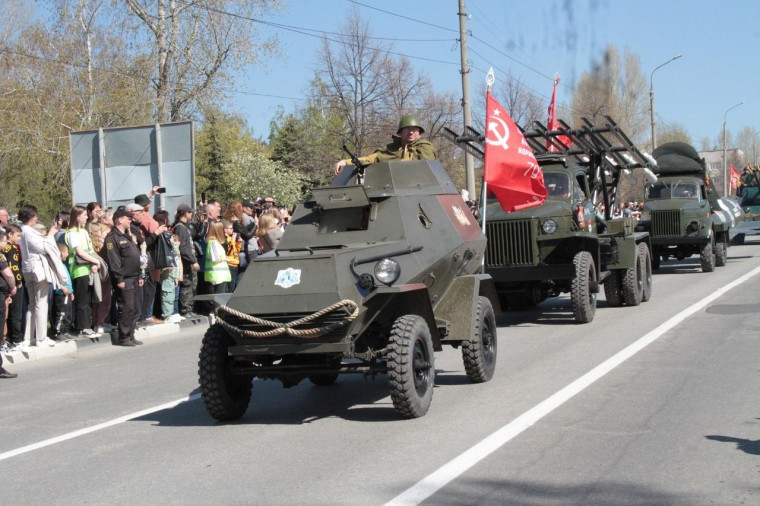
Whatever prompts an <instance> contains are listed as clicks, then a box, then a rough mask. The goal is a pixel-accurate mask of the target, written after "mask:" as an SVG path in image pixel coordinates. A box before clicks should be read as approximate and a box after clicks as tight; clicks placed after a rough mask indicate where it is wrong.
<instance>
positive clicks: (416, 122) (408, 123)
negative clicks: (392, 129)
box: [396, 114, 425, 134]
mask: <svg viewBox="0 0 760 506" xmlns="http://www.w3.org/2000/svg"><path fill="white" fill-rule="evenodd" d="M405 127H417V128H419V129H420V133H423V134H424V133H425V129H424V128H422V123H421V122H420V118H418V117H417V116H415V115H414V114H407V115H405V116H404V117H403V118H401V121H399V122H398V130H396V133H397V134H400V133H401V129H402V128H405Z"/></svg>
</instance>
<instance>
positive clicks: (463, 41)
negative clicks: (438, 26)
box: [458, 0, 475, 200]
mask: <svg viewBox="0 0 760 506" xmlns="http://www.w3.org/2000/svg"><path fill="white" fill-rule="evenodd" d="M458 14H459V48H460V54H461V59H462V63H461V69H460V70H459V72H460V73H461V74H462V112H463V113H464V126H466V127H467V126H472V112H471V111H470V67H469V66H468V65H467V13H466V12H465V7H464V0H459V13H458ZM473 166H474V162H473V158H472V155H471V154H469V153H465V155H464V174H465V181H466V183H467V193H469V194H470V198H471V199H472V200H475V168H474V167H473Z"/></svg>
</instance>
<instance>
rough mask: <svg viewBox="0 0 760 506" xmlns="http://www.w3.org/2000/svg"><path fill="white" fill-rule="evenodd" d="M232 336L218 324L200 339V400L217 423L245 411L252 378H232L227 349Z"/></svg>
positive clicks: (249, 398) (238, 416)
mask: <svg viewBox="0 0 760 506" xmlns="http://www.w3.org/2000/svg"><path fill="white" fill-rule="evenodd" d="M232 344H233V339H232V337H231V336H230V335H229V334H228V333H227V331H225V330H224V329H223V328H222V327H221V326H220V325H213V326H211V327H209V329H208V330H207V331H206V335H205V336H203V344H202V345H201V353H200V356H199V359H198V377H199V380H200V386H201V397H202V398H203V403H204V404H205V405H206V411H208V413H209V414H210V415H211V416H213V417H214V418H216V419H217V420H222V421H227V420H234V419H236V418H240V417H241V416H243V414H245V411H246V410H247V409H248V403H249V402H250V400H251V390H252V388H253V382H252V378H249V377H245V376H233V375H232V359H231V358H230V357H229V356H228V355H227V349H228V348H229V347H230V345H232Z"/></svg>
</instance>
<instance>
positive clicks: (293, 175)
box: [221, 147, 303, 206]
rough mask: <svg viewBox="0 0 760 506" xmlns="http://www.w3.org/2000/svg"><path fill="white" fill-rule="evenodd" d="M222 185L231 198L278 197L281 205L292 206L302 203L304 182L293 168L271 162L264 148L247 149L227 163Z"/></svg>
mask: <svg viewBox="0 0 760 506" xmlns="http://www.w3.org/2000/svg"><path fill="white" fill-rule="evenodd" d="M221 181H222V183H223V184H224V185H225V186H227V187H228V188H229V193H230V199H233V200H243V199H251V200H252V199H255V198H257V197H274V199H275V200H276V201H277V203H278V204H282V205H285V206H292V205H294V204H296V203H297V202H299V201H300V200H301V196H302V186H303V182H302V179H301V177H300V175H299V174H298V172H296V171H295V170H293V169H289V168H288V167H285V166H284V165H282V164H281V163H280V162H275V161H272V160H270V159H269V157H268V156H267V155H266V153H265V152H264V150H263V148H258V149H250V148H247V147H246V148H243V149H242V150H240V151H238V152H237V153H235V154H234V155H232V158H231V159H230V161H229V162H227V163H225V164H224V170H223V172H222V178H221Z"/></svg>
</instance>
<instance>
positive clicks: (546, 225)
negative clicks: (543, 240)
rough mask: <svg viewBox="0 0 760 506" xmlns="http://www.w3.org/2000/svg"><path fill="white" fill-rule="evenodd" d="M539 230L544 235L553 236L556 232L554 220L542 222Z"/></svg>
mask: <svg viewBox="0 0 760 506" xmlns="http://www.w3.org/2000/svg"><path fill="white" fill-rule="evenodd" d="M541 229H542V230H543V231H544V233H545V234H553V233H554V232H556V231H557V222H556V220H553V219H551V218H549V219H548V220H546V221H544V222H543V224H542V225H541Z"/></svg>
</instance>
